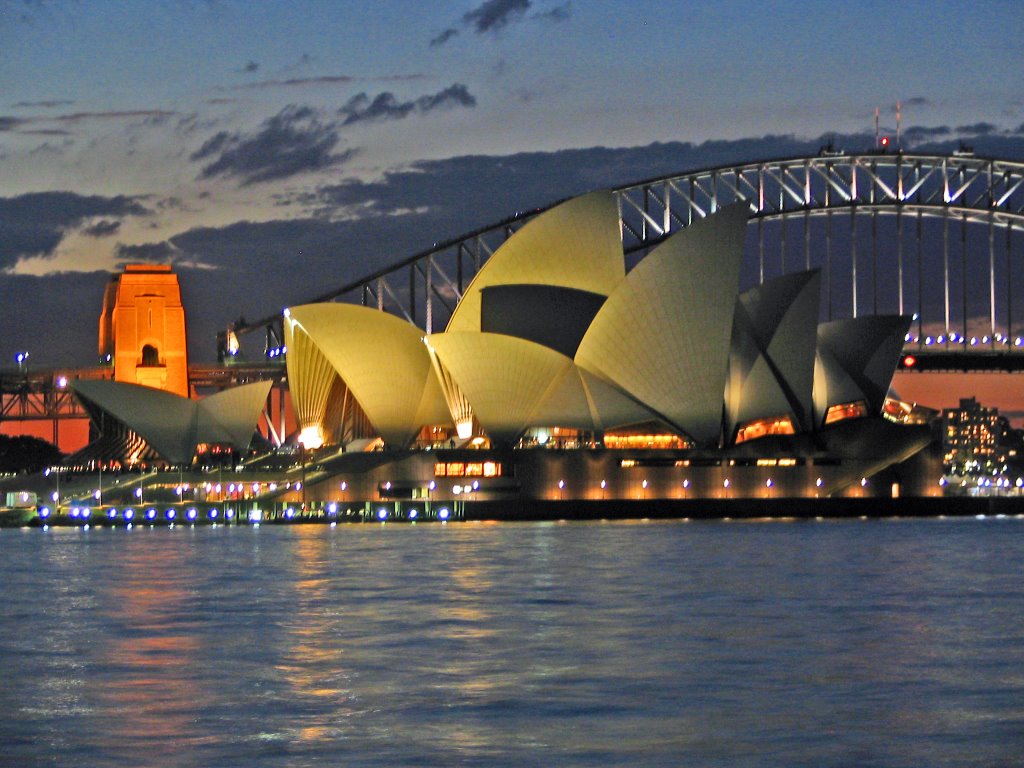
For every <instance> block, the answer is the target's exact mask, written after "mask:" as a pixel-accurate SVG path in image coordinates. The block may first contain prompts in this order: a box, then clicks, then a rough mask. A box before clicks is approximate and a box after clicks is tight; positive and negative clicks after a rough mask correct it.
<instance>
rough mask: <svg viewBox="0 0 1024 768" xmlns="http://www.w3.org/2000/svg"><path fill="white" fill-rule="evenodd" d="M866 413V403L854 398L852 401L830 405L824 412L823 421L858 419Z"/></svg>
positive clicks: (827, 422)
mask: <svg viewBox="0 0 1024 768" xmlns="http://www.w3.org/2000/svg"><path fill="white" fill-rule="evenodd" d="M867 415H868V407H867V404H866V403H865V402H864V401H863V400H856V401H854V402H852V403H842V404H840V405H833V406H831V407H830V408H829V409H828V412H827V413H826V414H825V423H826V424H835V423H836V422H837V421H844V420H846V419H859V418H860V417H861V416H867Z"/></svg>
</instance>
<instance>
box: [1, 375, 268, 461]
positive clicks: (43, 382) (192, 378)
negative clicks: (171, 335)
mask: <svg viewBox="0 0 1024 768" xmlns="http://www.w3.org/2000/svg"><path fill="white" fill-rule="evenodd" d="M113 376H114V370H113V368H111V367H110V366H96V367H91V368H52V369H42V368H39V369H37V368H28V369H23V370H19V369H6V370H0V427H2V426H3V423H4V422H9V421H10V422H27V421H51V422H53V441H54V442H56V439H57V435H58V428H57V426H58V422H59V421H61V420H64V419H85V418H88V414H87V413H86V411H85V409H84V408H82V406H81V404H80V403H79V402H78V400H77V399H76V398H75V396H74V393H73V392H72V391H71V387H70V383H71V382H72V381H73V380H75V379H112V378H113ZM266 379H272V380H273V381H274V382H276V383H277V384H283V383H284V380H285V369H284V365H283V362H281V363H262V364H257V365H246V364H232V365H195V364H193V365H190V366H189V367H188V381H189V391H190V392H191V393H192V394H193V396H195V395H197V394H203V393H209V392H211V391H216V390H221V389H226V388H228V387H233V386H236V385H238V384H246V383H249V382H253V381H264V380H266ZM275 390H276V391H277V393H278V405H277V409H276V411H275V415H277V416H278V417H279V419H278V420H271V419H269V418H268V423H269V424H272V425H273V424H274V422H275V421H278V423H280V424H281V429H282V431H283V419H280V415H281V413H283V410H284V409H283V398H284V387H283V386H275V388H274V390H272V391H271V399H273V395H274V391H275ZM271 405H272V404H271V403H268V410H267V414H268V416H269V414H270V413H271V407H270V406H271ZM272 428H273V427H272Z"/></svg>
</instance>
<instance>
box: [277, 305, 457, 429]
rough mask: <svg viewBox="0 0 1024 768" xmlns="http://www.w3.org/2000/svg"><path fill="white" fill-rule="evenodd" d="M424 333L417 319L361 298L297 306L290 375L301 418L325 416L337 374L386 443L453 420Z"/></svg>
mask: <svg viewBox="0 0 1024 768" xmlns="http://www.w3.org/2000/svg"><path fill="white" fill-rule="evenodd" d="M422 337H423V332H422V331H420V330H419V329H418V328H417V327H416V326H414V325H412V324H411V323H407V322H406V321H404V320H402V319H400V318H397V317H395V316H394V315H389V314H387V313H386V312H381V311H379V310H376V309H371V308H368V307H362V306H358V305H355V304H306V305H303V306H298V307H292V308H290V309H289V310H288V316H287V317H286V319H285V343H286V345H287V347H288V358H287V360H288V379H289V384H290V387H291V391H292V397H293V398H294V399H295V400H296V409H297V411H298V412H299V414H300V421H302V420H303V419H306V420H307V422H308V421H309V420H311V419H312V420H315V419H317V418H322V416H323V414H324V413H325V412H326V409H327V408H328V407H329V405H330V404H329V400H330V397H331V390H332V388H333V387H336V386H337V382H336V381H335V377H337V378H339V379H341V380H342V381H343V382H344V384H345V385H346V386H347V387H348V389H349V391H350V392H351V394H352V396H353V397H355V399H356V401H357V402H358V403H359V405H360V407H361V408H362V409H363V411H364V412H365V413H366V416H367V418H368V419H369V420H370V422H371V423H372V424H373V426H374V428H375V429H376V430H377V431H378V433H379V434H380V435H381V437H383V438H384V441H385V442H386V443H391V444H394V445H402V446H404V445H406V444H407V443H408V442H409V441H410V440H411V439H412V438H413V437H415V436H416V433H417V432H418V431H419V430H420V428H421V427H422V426H423V425H426V424H448V423H450V422H451V415H450V414H449V412H448V408H447V406H446V405H445V400H444V396H443V394H442V392H441V386H440V384H439V383H438V381H437V378H436V376H435V375H434V372H433V369H432V365H431V361H430V356H429V354H428V352H427V349H426V347H425V346H424V345H423V341H422ZM311 403H314V405H311ZM309 425H310V424H309V423H303V426H309Z"/></svg>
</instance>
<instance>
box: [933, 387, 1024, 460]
mask: <svg viewBox="0 0 1024 768" xmlns="http://www.w3.org/2000/svg"><path fill="white" fill-rule="evenodd" d="M1013 437H1014V430H1011V429H1010V423H1009V421H1008V420H1007V419H1006V417H1004V416H1000V415H999V409H998V408H987V407H985V406H983V405H982V404H981V403H979V402H978V401H977V400H976V399H975V398H973V397H969V398H964V399H961V400H960V407H959V408H949V409H947V410H945V411H944V412H943V414H942V448H943V456H944V462H945V464H946V466H947V467H948V468H949V470H950V471H951V472H952V473H953V474H959V475H991V474H995V473H1000V472H1003V471H1004V470H1005V468H1006V464H1007V461H1008V459H1010V458H1012V456H1011V452H1012V453H1013V454H1015V453H1016V451H1015V450H1014V446H1013V445H1012V438H1013Z"/></svg>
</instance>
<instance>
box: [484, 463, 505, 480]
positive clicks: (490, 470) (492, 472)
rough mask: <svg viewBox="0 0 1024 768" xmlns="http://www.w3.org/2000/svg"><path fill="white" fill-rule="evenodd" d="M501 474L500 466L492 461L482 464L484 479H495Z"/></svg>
mask: <svg viewBox="0 0 1024 768" xmlns="http://www.w3.org/2000/svg"><path fill="white" fill-rule="evenodd" d="M500 474H501V464H496V463H495V462H493V461H485V462H484V477H497V476H498V475H500Z"/></svg>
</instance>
